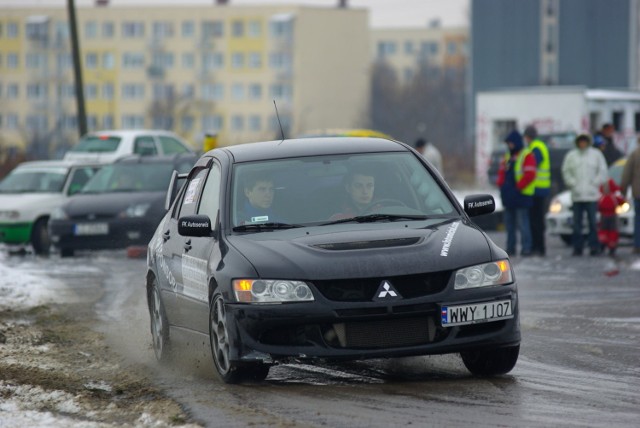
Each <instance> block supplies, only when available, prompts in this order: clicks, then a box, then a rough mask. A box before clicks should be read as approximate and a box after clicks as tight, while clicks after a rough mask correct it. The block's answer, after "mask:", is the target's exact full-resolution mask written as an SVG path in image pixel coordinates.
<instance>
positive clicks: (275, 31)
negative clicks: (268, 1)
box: [269, 16, 293, 39]
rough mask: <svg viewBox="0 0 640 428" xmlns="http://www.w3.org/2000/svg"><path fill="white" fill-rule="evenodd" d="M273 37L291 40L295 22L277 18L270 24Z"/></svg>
mask: <svg viewBox="0 0 640 428" xmlns="http://www.w3.org/2000/svg"><path fill="white" fill-rule="evenodd" d="M269 27H270V32H271V37H273V38H284V39H290V38H291V37H293V21H292V20H291V19H290V18H288V19H280V17H277V16H276V19H274V20H272V21H271V23H270V26H269Z"/></svg>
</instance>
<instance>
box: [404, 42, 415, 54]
mask: <svg viewBox="0 0 640 428" xmlns="http://www.w3.org/2000/svg"><path fill="white" fill-rule="evenodd" d="M414 52H415V45H414V43H413V41H412V40H407V41H406V42H404V53H405V54H407V55H411V54H413V53H414Z"/></svg>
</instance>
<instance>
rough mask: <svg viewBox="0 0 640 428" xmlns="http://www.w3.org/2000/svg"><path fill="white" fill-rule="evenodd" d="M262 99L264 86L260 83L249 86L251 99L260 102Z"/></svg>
mask: <svg viewBox="0 0 640 428" xmlns="http://www.w3.org/2000/svg"><path fill="white" fill-rule="evenodd" d="M260 98H262V85H261V84H260V83H252V84H250V85H249V99H250V100H254V101H255V100H259V99H260Z"/></svg>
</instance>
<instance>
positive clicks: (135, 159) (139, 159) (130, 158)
mask: <svg viewBox="0 0 640 428" xmlns="http://www.w3.org/2000/svg"><path fill="white" fill-rule="evenodd" d="M198 157H199V156H198V155H197V154H196V153H191V152H183V153H176V154H173V155H153V156H142V155H126V156H123V157H121V158H119V159H117V160H116V161H115V162H114V163H116V164H119V163H127V164H130V163H145V164H146V163H175V162H179V161H183V160H191V161H193V162H194V163H195V161H196V160H197V159H198Z"/></svg>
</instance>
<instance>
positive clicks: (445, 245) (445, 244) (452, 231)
mask: <svg viewBox="0 0 640 428" xmlns="http://www.w3.org/2000/svg"><path fill="white" fill-rule="evenodd" d="M458 226H460V222H458V221H456V222H455V223H451V224H450V225H449V228H448V229H447V234H446V235H445V237H444V239H443V240H442V250H440V255H441V256H442V257H448V256H449V247H451V242H452V241H453V237H454V236H455V235H456V230H458Z"/></svg>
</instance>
